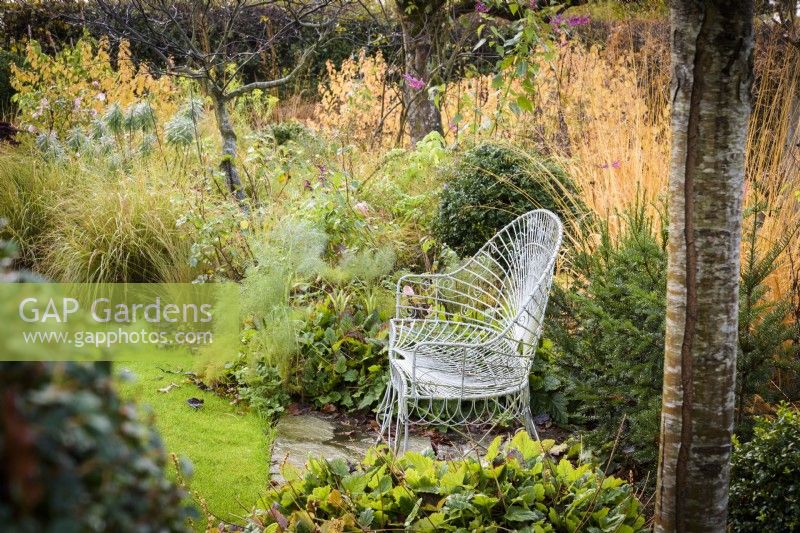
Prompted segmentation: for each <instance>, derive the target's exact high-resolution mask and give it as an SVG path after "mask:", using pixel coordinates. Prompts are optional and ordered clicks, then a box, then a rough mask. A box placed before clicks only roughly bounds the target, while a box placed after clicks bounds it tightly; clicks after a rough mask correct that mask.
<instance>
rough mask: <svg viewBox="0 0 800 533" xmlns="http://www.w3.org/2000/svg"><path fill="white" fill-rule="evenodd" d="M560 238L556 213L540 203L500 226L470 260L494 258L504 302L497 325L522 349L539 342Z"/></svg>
mask: <svg viewBox="0 0 800 533" xmlns="http://www.w3.org/2000/svg"><path fill="white" fill-rule="evenodd" d="M561 239H562V224H561V221H560V220H559V219H558V217H557V216H556V215H555V214H553V213H551V212H550V211H547V210H545V209H537V210H534V211H530V212H528V213H525V214H524V215H521V216H519V217H517V218H516V219H515V220H514V221H512V222H511V223H509V224H508V225H507V226H505V227H504V228H503V229H502V230H500V231H499V232H497V234H495V235H494V236H493V237H492V238H491V239H490V240H489V241H488V242H487V243H486V244H485V245H484V246H483V247H482V248H481V249H480V250H479V251H478V252H477V253H476V254H475V256H474V257H473V259H472V260H471V261H470V263H472V264H479V263H482V264H486V263H490V264H492V265H493V267H494V268H493V269H492V270H495V271H497V272H496V274H497V275H496V276H494V277H493V279H492V281H493V283H491V285H492V288H493V289H494V291H496V292H495V294H496V295H497V301H498V302H499V304H500V305H499V306H498V308H497V313H498V316H497V319H498V321H499V323H498V324H497V326H499V327H501V328H504V329H506V331H507V333H506V335H507V338H508V339H509V340H510V341H513V342H514V343H516V344H517V345H519V347H520V348H519V349H520V351H521V352H523V353H527V352H529V351H530V349H531V348H535V344H536V343H537V342H538V338H539V334H540V333H541V327H542V321H543V318H544V312H545V308H546V307H547V299H548V295H549V293H550V285H551V283H552V279H553V269H554V266H555V260H556V256H557V255H558V250H559V248H560V246H561ZM469 270H475V268H471V269H469ZM483 277H484V278H488V277H489V276H488V275H485V276H483Z"/></svg>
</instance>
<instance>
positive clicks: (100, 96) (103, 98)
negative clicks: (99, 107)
mask: <svg viewBox="0 0 800 533" xmlns="http://www.w3.org/2000/svg"><path fill="white" fill-rule="evenodd" d="M95 98H96V99H97V100H100V101H101V102H105V101H106V93H97V96H95Z"/></svg>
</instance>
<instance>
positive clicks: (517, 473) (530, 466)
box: [251, 432, 645, 533]
mask: <svg viewBox="0 0 800 533" xmlns="http://www.w3.org/2000/svg"><path fill="white" fill-rule="evenodd" d="M554 445H555V442H554V441H552V440H550V441H547V440H545V441H542V442H541V443H540V442H537V441H535V440H533V439H531V438H530V437H529V436H528V434H526V433H524V432H520V433H517V434H516V435H515V436H514V437H513V438H512V439H511V440H509V441H507V442H505V443H503V441H502V440H501V438H500V437H498V438H496V439H495V440H494V441H493V442H492V444H491V445H490V446H489V449H488V451H487V453H486V455H485V456H484V457H483V458H482V459H481V460H478V459H477V458H471V457H470V458H466V459H463V460H458V461H438V460H436V459H433V458H432V457H430V456H428V455H426V454H420V453H416V452H408V453H406V454H404V455H402V456H400V457H394V456H393V455H392V454H391V453H389V452H388V451H387V450H386V449H385V448H374V449H372V450H370V451H369V452H368V453H367V454H366V457H365V458H364V460H363V462H362V463H361V464H359V465H349V464H348V463H346V462H345V461H343V460H336V461H321V460H311V461H310V462H309V463H308V465H307V466H308V472H307V473H306V474H305V475H304V476H303V477H300V476H298V475H297V474H296V473H295V474H294V475H293V474H292V473H291V472H286V473H285V475H286V476H287V479H288V480H289V481H287V482H286V483H285V484H283V485H281V486H279V487H276V488H274V489H272V490H271V491H270V493H269V494H268V495H267V496H266V503H267V508H266V509H263V510H259V511H257V512H256V513H255V514H254V515H253V517H252V524H251V528H252V529H257V530H261V529H263V530H264V531H267V532H280V531H298V532H303V531H309V532H310V531H323V532H325V531H374V530H411V531H477V532H488V531H509V530H512V531H529V532H546V531H576V530H581V531H604V532H606V531H607V532H612V531H613V532H619V533H633V532H638V531H644V530H645V528H644V526H645V518H644V516H643V514H642V509H641V505H640V503H639V501H638V500H637V498H636V496H635V495H634V492H633V488H632V487H631V486H630V485H629V484H627V483H625V482H624V481H623V480H621V479H618V478H615V477H606V476H604V475H603V474H602V472H601V471H599V470H598V469H596V468H594V467H593V466H591V465H586V464H584V465H578V466H575V465H573V463H572V462H570V461H569V460H567V459H564V458H562V459H560V460H559V459H556V458H554V457H553V456H552V455H551V453H549V452H553V451H554ZM562 448H564V447H562Z"/></svg>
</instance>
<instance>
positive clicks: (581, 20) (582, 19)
mask: <svg viewBox="0 0 800 533" xmlns="http://www.w3.org/2000/svg"><path fill="white" fill-rule="evenodd" d="M590 21H591V19H590V18H589V15H578V16H574V17H569V18H568V19H567V25H568V26H571V27H573V28H574V27H575V26H585V25H586V24H589V22H590Z"/></svg>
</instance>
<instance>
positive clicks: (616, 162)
mask: <svg viewBox="0 0 800 533" xmlns="http://www.w3.org/2000/svg"><path fill="white" fill-rule="evenodd" d="M598 166H599V167H600V168H609V167H610V168H615V169H616V168H619V167H621V166H622V163H621V162H620V160H619V159H615V160H614V161H612V162H611V164H610V165H609V164H608V163H603V164H602V165H598Z"/></svg>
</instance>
